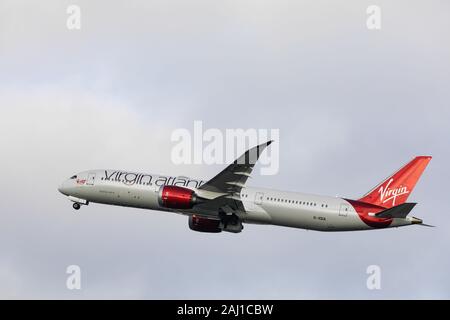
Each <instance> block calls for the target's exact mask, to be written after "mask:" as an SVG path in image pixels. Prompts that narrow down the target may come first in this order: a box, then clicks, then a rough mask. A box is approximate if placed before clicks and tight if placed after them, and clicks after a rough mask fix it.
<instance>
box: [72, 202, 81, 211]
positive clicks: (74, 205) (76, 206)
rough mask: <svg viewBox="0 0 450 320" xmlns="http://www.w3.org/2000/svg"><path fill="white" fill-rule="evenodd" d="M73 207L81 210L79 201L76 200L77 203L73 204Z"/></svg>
mask: <svg viewBox="0 0 450 320" xmlns="http://www.w3.org/2000/svg"><path fill="white" fill-rule="evenodd" d="M72 207H73V208H74V209H75V210H80V208H81V205H80V204H79V203H77V202H75V203H74V204H73V205H72Z"/></svg>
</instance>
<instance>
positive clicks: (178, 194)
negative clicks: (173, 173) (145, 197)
mask: <svg viewBox="0 0 450 320" xmlns="http://www.w3.org/2000/svg"><path fill="white" fill-rule="evenodd" d="M158 203H159V205H160V206H161V207H165V208H171V209H192V208H193V207H194V205H195V204H196V203H197V195H196V194H195V192H194V191H192V190H190V189H187V188H183V187H177V186H162V187H161V189H159V194H158Z"/></svg>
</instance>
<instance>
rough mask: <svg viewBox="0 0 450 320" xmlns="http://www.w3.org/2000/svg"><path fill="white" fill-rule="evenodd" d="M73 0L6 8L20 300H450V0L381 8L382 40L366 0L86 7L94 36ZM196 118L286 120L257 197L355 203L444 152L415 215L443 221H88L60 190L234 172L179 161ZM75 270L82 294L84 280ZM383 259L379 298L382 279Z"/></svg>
mask: <svg viewBox="0 0 450 320" xmlns="http://www.w3.org/2000/svg"><path fill="white" fill-rule="evenodd" d="M66 4H68V2H60V1H48V2H46V3H45V4H41V3H40V4H39V6H36V5H35V4H29V3H28V2H25V1H24V2H17V1H3V2H2V4H1V5H2V10H0V15H1V16H0V21H1V22H0V23H2V25H1V28H0V29H1V30H2V31H1V33H0V41H1V42H0V46H1V50H0V58H1V59H0V67H1V69H2V70H3V72H2V73H1V75H0V97H1V99H0V110H1V111H2V113H1V117H0V150H2V157H1V166H0V175H1V183H0V192H1V194H2V199H4V201H2V202H1V203H0V212H1V217H2V223H0V284H1V285H0V288H1V291H0V296H1V297H2V298H8V299H9V298H63V299H72V298H73V299H78V298H156V299H161V298H213V299H224V298H247V299H251V298H258V299H264V298H274V299H278V298H286V299H293V298H306V299H309V298H319V299H323V298H338V299H339V298H369V299H377V298H448V293H449V292H450V290H449V286H448V283H449V282H448V281H447V280H448V276H447V270H448V267H449V263H450V259H449V258H448V257H447V256H446V255H445V254H443V252H446V250H447V249H446V247H445V244H446V243H448V241H449V235H448V233H447V232H446V228H445V226H446V225H447V224H448V223H449V222H450V221H449V218H448V215H445V212H446V206H445V201H444V200H443V199H446V197H447V195H446V193H447V190H446V189H445V188H444V187H443V184H442V181H445V179H447V178H450V171H449V167H448V162H449V161H448V160H449V152H448V147H447V145H448V143H447V141H446V137H448V136H449V135H450V126H448V121H449V119H450V113H449V112H450V111H449V110H450V109H449V108H448V106H447V104H448V103H447V102H448V100H449V98H450V96H449V93H448V88H447V87H446V84H447V83H448V82H449V80H450V79H449V72H448V70H449V68H450V64H449V61H448V52H449V50H450V46H449V44H448V41H444V40H446V39H447V38H448V30H450V29H449V28H448V23H449V22H448V21H450V19H447V18H446V17H447V16H448V12H449V11H448V10H442V4H441V3H440V2H438V1H431V2H428V3H427V4H426V5H425V4H421V3H414V4H411V2H406V1H405V2H396V3H395V4H393V3H392V2H388V1H382V2H380V6H381V7H382V8H383V26H382V30H381V31H380V32H379V33H370V32H369V31H367V30H366V29H365V8H366V7H365V5H364V3H361V2H360V1H353V2H349V3H346V4H345V5H342V6H341V5H336V4H331V3H330V2H327V1H321V2H317V3H316V2H315V3H314V4H311V3H309V4H307V3H306V2H305V3H295V4H294V3H292V2H291V1H281V2H279V1H277V2H271V1H263V2H261V1H245V2H242V1H239V4H238V3H237V2H236V1H224V2H222V3H221V4H220V5H217V4H212V3H211V2H210V1H194V2H190V3H189V4H187V3H185V2H184V1H173V2H167V1H152V2H151V3H149V2H148V1H142V2H140V1H135V2H132V3H131V4H126V5H125V4H111V3H110V2H106V1H105V2H101V1H99V2H96V3H95V4H94V3H92V2H91V1H79V4H80V6H81V7H82V10H83V13H82V14H83V22H82V23H83V25H82V30H81V32H79V33H72V32H69V31H68V30H67V29H65V18H66V13H65V8H66ZM369 4H371V3H367V5H369ZM402 4H404V5H402ZM323 5H325V7H323ZM25 7H26V8H27V10H24V8H25ZM436 15H439V17H440V18H436ZM415 21H422V22H423V23H420V24H415V23H413V22H415ZM359 26H360V27H359ZM424 44H425V45H424ZM194 120H202V121H203V123H204V127H205V128H212V127H214V128H219V129H226V128H244V129H245V128H265V129H271V128H275V129H277V128H279V129H280V141H278V142H277V143H279V146H280V157H281V158H280V173H279V174H278V175H276V176H259V175H255V176H254V177H253V179H251V181H250V182H249V184H250V185H252V186H262V187H264V186H270V187H273V188H278V189H286V190H293V191H306V192H312V193H318V194H330V195H336V194H337V193H339V195H341V196H349V197H353V196H354V197H356V196H360V195H362V194H363V193H364V192H366V191H368V190H369V189H370V188H371V187H372V186H373V185H375V184H376V183H377V182H379V181H381V180H382V179H383V177H385V176H387V175H388V174H389V173H391V172H392V171H394V170H395V169H396V168H398V167H399V166H400V165H401V164H403V163H404V162H406V161H408V160H409V158H410V157H412V156H414V155H417V154H421V153H424V154H431V155H433V156H434V159H433V161H432V162H431V164H430V167H429V168H428V169H427V171H426V172H425V174H424V176H423V178H422V180H421V181H420V183H419V185H418V186H417V189H416V190H415V192H414V194H413V195H412V200H414V201H418V202H419V205H418V206H417V207H416V208H415V210H414V213H413V214H414V215H417V216H418V217H421V218H424V219H425V221H426V222H430V223H432V224H437V225H438V226H439V227H438V228H434V229H427V228H421V227H410V228H400V229H392V230H383V231H374V232H354V233H318V232H311V231H304V230H297V229H289V228H279V227H271V226H253V225H247V226H246V228H245V230H244V232H243V233H241V234H237V235H234V234H225V233H222V234H219V235H205V234H199V233H195V232H192V231H190V230H189V229H188V227H187V219H186V218H185V217H180V216H177V215H175V214H168V213H161V212H155V211H148V210H138V209H131V208H119V207H109V206H101V205H94V204H93V205H90V206H89V207H86V208H83V209H82V210H80V212H77V213H75V212H74V211H73V210H72V209H71V207H70V203H69V202H68V201H67V200H66V199H65V198H64V197H63V196H62V195H60V194H59V193H58V192H57V191H56V188H57V186H58V184H59V183H60V182H61V181H62V180H63V179H65V178H67V177H68V176H70V175H72V174H74V173H75V172H78V171H82V170H86V169H94V168H105V167H109V168H120V169H127V170H135V171H146V172H155V173H164V174H172V175H175V174H182V175H189V176H192V177H199V178H204V177H211V176H212V175H213V174H215V173H216V172H218V171H219V170H221V169H222V168H223V166H195V165H192V166H181V167H180V166H175V165H173V164H172V163H171V161H170V154H171V153H170V151H171V146H172V145H171V142H170V136H171V133H172V131H173V130H174V129H177V128H187V129H191V128H192V126H193V121H194ZM257 171H258V170H255V172H257ZM72 264H77V265H79V266H80V267H81V270H82V283H83V284H82V290H81V291H80V292H75V291H69V290H67V288H66V287H65V283H66V277H67V275H66V273H65V271H66V268H67V266H68V265H72ZM371 264H377V265H379V266H380V267H381V270H382V277H383V280H382V290H381V291H379V292H374V291H369V290H367V288H366V286H365V284H366V279H367V274H366V268H367V266H368V265H371ZM430 270H431V271H430Z"/></svg>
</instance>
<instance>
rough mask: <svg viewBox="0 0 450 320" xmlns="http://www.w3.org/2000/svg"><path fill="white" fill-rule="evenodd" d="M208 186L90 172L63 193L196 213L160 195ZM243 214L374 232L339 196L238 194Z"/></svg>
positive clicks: (248, 219) (81, 199)
mask: <svg viewBox="0 0 450 320" xmlns="http://www.w3.org/2000/svg"><path fill="white" fill-rule="evenodd" d="M203 183H204V181H201V180H196V179H189V178H186V177H170V176H161V175H153V174H138V173H129V172H125V171H120V170H91V171H86V172H81V173H79V174H77V175H76V176H74V177H72V178H71V179H68V180H66V181H65V182H64V183H63V184H62V185H61V186H60V187H59V191H60V192H61V193H63V194H65V195H67V196H68V197H69V199H70V200H72V201H73V202H77V203H81V204H88V203H101V204H109V205H118V206H125V207H134V208H142V209H150V210H160V211H168V212H176V213H179V214H184V215H193V214H196V212H195V210H173V209H167V208H164V207H161V206H160V204H159V203H158V192H159V190H160V188H161V186H163V185H175V186H180V187H185V188H189V189H191V190H194V191H195V190H197V188H198V187H200V186H201V185H202V184H203ZM240 198H241V201H242V203H243V206H244V208H245V212H243V213H240V214H239V218H240V219H241V220H242V222H244V223H253V224H271V225H278V226H286V227H294V228H302V229H310V230H319V231H351V230H367V229H373V228H372V227H370V226H369V225H367V224H366V223H364V221H362V219H361V218H360V216H359V215H358V213H357V212H356V210H355V209H354V207H353V206H352V205H351V204H350V203H349V201H347V200H345V199H341V198H336V197H327V196H315V195H309V194H303V193H294V192H285V191H278V190H270V189H261V188H250V187H249V188H243V189H242V191H241V194H240ZM410 224H411V221H410V219H409V218H406V219H394V221H393V222H392V223H391V224H390V227H397V226H403V225H410Z"/></svg>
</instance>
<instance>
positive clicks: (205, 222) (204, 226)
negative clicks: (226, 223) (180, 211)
mask: <svg viewBox="0 0 450 320" xmlns="http://www.w3.org/2000/svg"><path fill="white" fill-rule="evenodd" d="M220 224H221V221H220V220H217V219H208V218H202V217H199V216H196V215H192V216H190V217H189V229H191V230H194V231H198V232H208V233H219V232H222V229H221V227H220Z"/></svg>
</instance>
